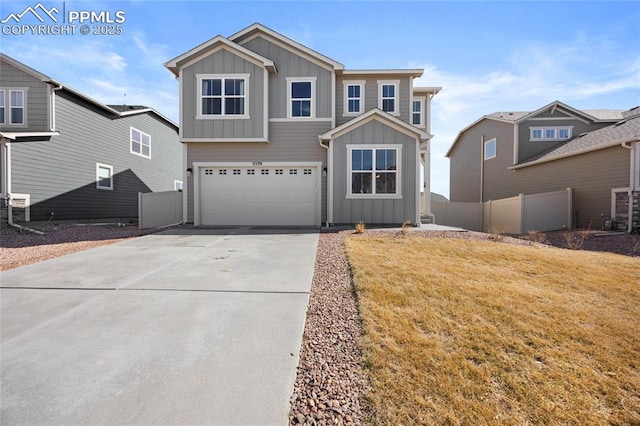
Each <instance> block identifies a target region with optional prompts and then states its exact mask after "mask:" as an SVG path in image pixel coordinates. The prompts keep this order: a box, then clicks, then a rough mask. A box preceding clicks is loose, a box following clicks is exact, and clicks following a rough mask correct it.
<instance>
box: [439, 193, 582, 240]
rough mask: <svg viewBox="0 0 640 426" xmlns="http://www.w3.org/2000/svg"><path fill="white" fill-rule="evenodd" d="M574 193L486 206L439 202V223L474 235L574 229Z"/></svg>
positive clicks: (509, 200) (527, 197) (511, 199)
mask: <svg viewBox="0 0 640 426" xmlns="http://www.w3.org/2000/svg"><path fill="white" fill-rule="evenodd" d="M572 197H573V194H572V191H571V188H567V189H566V190H563V191H555V192H545V193H543V194H531V195H524V194H520V195H518V196H517V197H511V198H504V199H502V200H495V201H487V202H486V203H460V202H439V203H433V204H432V205H431V211H432V212H433V214H434V215H435V222H436V223H437V224H440V225H448V226H458V227H461V228H465V229H469V230H472V231H484V232H497V233H508V234H524V233H527V232H529V231H540V232H546V231H554V230H557V229H570V228H571V226H572V225H571V211H572V204H571V203H572Z"/></svg>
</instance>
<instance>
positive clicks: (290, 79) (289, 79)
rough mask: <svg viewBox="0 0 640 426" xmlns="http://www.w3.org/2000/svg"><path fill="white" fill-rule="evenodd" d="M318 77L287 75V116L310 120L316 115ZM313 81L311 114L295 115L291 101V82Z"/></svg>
mask: <svg viewBox="0 0 640 426" xmlns="http://www.w3.org/2000/svg"><path fill="white" fill-rule="evenodd" d="M316 80H317V78H316V77H287V118H288V119H291V120H309V119H313V118H315V117H316ZM300 82H311V115H310V116H304V117H294V116H293V115H292V114H293V111H292V108H291V103H292V102H293V99H292V98H291V83H300Z"/></svg>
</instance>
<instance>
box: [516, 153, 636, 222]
mask: <svg viewBox="0 0 640 426" xmlns="http://www.w3.org/2000/svg"><path fill="white" fill-rule="evenodd" d="M629 155H630V154H629V150H626V149H624V148H622V147H620V146H614V147H611V148H606V149H602V150H598V151H593V152H590V153H586V154H581V155H576V156H573V157H568V158H564V159H560V160H556V161H550V162H547V163H542V164H538V165H535V166H529V167H525V168H523V169H518V170H516V171H515V172H511V173H512V177H513V178H512V180H513V184H512V185H511V188H512V189H511V190H510V191H509V192H505V193H504V194H503V195H504V197H510V196H515V195H517V194H519V193H523V194H536V193H541V192H549V191H560V190H563V189H566V188H573V217H574V220H575V219H576V218H577V219H578V221H577V226H580V227H585V226H587V225H588V223H589V220H591V225H592V227H594V228H601V227H602V218H601V215H604V216H610V215H611V189H612V188H625V187H628V186H629V164H630V160H629ZM574 225H576V223H575V222H574Z"/></svg>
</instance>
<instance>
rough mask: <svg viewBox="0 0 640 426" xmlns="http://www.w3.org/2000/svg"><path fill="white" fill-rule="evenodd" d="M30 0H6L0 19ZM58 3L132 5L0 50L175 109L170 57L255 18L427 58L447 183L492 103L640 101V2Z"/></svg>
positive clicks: (352, 49) (290, 31)
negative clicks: (100, 24)
mask: <svg viewBox="0 0 640 426" xmlns="http://www.w3.org/2000/svg"><path fill="white" fill-rule="evenodd" d="M36 4H37V0H35V1H31V2H28V1H27V2H25V1H12V0H6V1H2V3H0V20H1V19H4V18H5V17H7V16H8V15H9V14H10V13H19V12H21V11H23V10H24V9H25V8H26V7H28V6H35V5H36ZM42 4H43V5H44V6H45V7H48V8H50V7H53V6H55V7H57V8H59V9H60V10H62V6H63V2H62V1H47V0H42ZM64 7H65V10H66V11H81V10H85V11H96V12H99V11H109V12H110V13H111V14H112V16H113V15H115V13H116V12H117V11H124V12H125V16H126V21H125V22H124V23H122V34H121V35H92V34H89V35H81V34H79V33H76V34H74V35H50V36H46V35H31V34H25V35H4V34H3V35H2V36H0V37H1V39H0V50H2V52H3V53H6V54H8V55H10V56H12V57H14V58H16V59H18V60H20V61H22V62H24V63H26V64H27V65H29V66H31V67H33V68H35V69H37V70H39V71H41V72H43V73H45V74H47V75H49V76H51V77H53V78H56V79H58V80H60V81H62V82H63V83H66V84H68V85H69V86H72V87H74V88H75V89H78V90H80V91H82V92H84V93H86V94H88V95H89V96H91V97H93V98H95V99H97V100H98V101H100V102H103V103H107V104H111V103H116V104H119V103H122V102H123V100H124V94H125V93H126V102H127V104H144V105H148V106H151V107H154V108H156V109H157V110H158V111H160V112H161V113H163V114H164V115H166V116H168V117H169V118H172V119H173V120H175V121H177V120H178V83H177V81H176V80H175V79H174V78H173V77H172V75H171V74H170V73H169V71H167V70H166V69H165V68H164V67H163V66H162V64H163V63H164V62H166V61H168V60H169V59H172V58H174V57H175V56H178V55H180V54H181V53H184V52H185V51H187V50H189V49H191V48H192V47H195V46H196V45H198V44H200V43H202V42H204V41H206V40H208V39H210V38H212V37H214V36H216V35H218V34H221V35H223V36H230V35H231V34H233V33H235V32H237V31H239V30H241V29H243V28H245V27H246V26H248V25H250V24H252V23H254V22H260V23H262V24H264V25H266V26H268V27H270V28H272V29H274V30H275V31H278V32H280V33H281V34H284V35H286V36H288V37H290V38H292V39H294V40H296V41H298V42H300V43H302V44H305V45H306V46H308V47H311V48H313V49H315V50H317V51H318V52H320V53H322V54H324V55H326V56H329V57H331V58H333V59H335V60H337V61H339V62H341V63H343V64H344V65H345V67H346V68H354V69H355V68H358V69H359V68H423V69H424V70H425V72H424V75H423V76H422V77H421V78H420V79H419V80H418V81H417V82H416V85H419V86H442V87H443V90H442V92H441V93H440V94H438V95H437V96H436V97H435V98H434V100H433V105H432V133H434V135H435V136H434V139H433V140H432V165H431V182H432V188H431V189H432V191H434V192H439V193H441V194H444V195H448V193H449V160H448V159H446V158H444V154H445V152H446V151H447V149H448V148H449V146H450V145H451V143H452V142H453V140H454V138H455V136H456V134H457V133H458V131H460V130H461V129H462V128H464V127H466V126H467V125H469V124H470V123H472V122H473V121H475V120H477V119H478V118H480V117H481V116H482V115H484V114H488V113H491V112H494V111H531V110H535V109H538V108H539V107H541V106H543V105H545V104H547V103H549V102H552V101H554V100H560V101H562V102H565V103H567V104H569V105H571V106H573V107H576V108H579V109H628V108H631V107H633V106H636V105H639V104H640V25H639V24H638V22H640V2H632V1H623V2H612V1H606V2H598V1H569V2H561V1H554V2H538V1H535V2H534V1H517V2H516V1H513V2H505V1H495V2H486V1H474V2H459V1H448V2H439V1H412V2H403V1H377V2H365V1H350V2H325V1H322V2H292V1H288V2H267V1H262V2H241V1H234V2H218V1H207V2H205V1H180V2H178V1H162V0H161V1H158V0H155V1H145V0H136V1H76V0H67V1H66V2H64ZM27 20H28V18H25V21H23V22H21V23H25V22H26V21H27ZM28 23H32V24H37V23H38V22H37V21H34V20H31V21H30V22H28Z"/></svg>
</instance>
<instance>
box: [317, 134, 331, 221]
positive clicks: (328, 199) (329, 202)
mask: <svg viewBox="0 0 640 426" xmlns="http://www.w3.org/2000/svg"><path fill="white" fill-rule="evenodd" d="M318 143H319V144H320V146H321V147H323V148H324V149H326V150H327V211H326V216H327V220H326V221H325V226H326V227H327V228H328V227H329V210H330V208H331V207H333V203H332V202H331V197H332V195H333V188H331V185H330V183H329V179H330V177H329V173H331V167H330V165H329V163H330V162H331V156H330V155H329V147H328V146H327V145H325V144H323V143H322V136H321V135H318Z"/></svg>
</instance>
